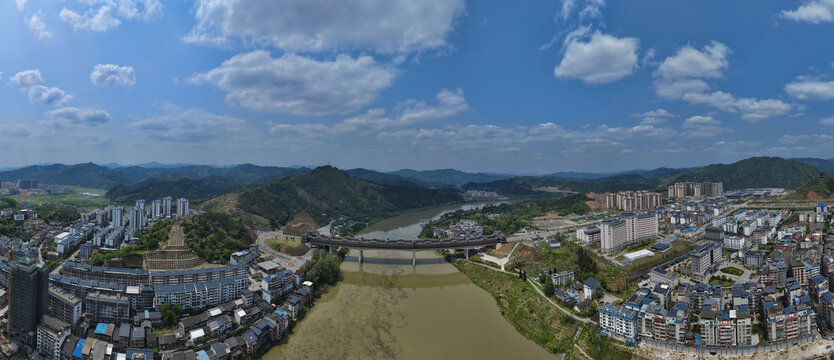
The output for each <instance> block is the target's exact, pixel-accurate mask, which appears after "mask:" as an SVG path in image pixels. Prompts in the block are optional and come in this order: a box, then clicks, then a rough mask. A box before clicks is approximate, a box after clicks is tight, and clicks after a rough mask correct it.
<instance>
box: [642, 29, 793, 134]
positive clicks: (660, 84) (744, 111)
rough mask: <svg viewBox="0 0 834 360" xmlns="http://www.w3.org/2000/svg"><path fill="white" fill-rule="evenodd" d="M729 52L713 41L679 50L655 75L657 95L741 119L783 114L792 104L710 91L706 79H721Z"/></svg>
mask: <svg viewBox="0 0 834 360" xmlns="http://www.w3.org/2000/svg"><path fill="white" fill-rule="evenodd" d="M729 54H730V49H729V48H727V46H726V45H724V44H722V43H719V42H716V41H713V42H711V43H710V44H709V45H706V46H704V47H703V48H702V49H701V50H697V49H695V48H693V47H691V46H684V47H682V48H680V49H678V51H677V53H676V54H675V55H673V56H669V57H667V58H666V59H665V60H664V61H663V62H662V63H661V64H660V66H659V67H658V69H657V71H655V73H654V82H653V85H654V88H655V92H656V93H657V95H658V96H661V97H665V98H670V99H680V100H684V101H686V102H689V103H692V104H707V105H710V106H713V107H715V108H718V109H720V110H723V111H727V112H738V113H741V118H742V119H744V120H748V121H758V120H762V119H766V118H769V117H773V116H780V115H784V114H786V113H787V112H789V111H790V110H791V108H792V105H790V104H787V103H784V102H782V101H781V100H778V99H756V98H737V97H735V96H733V95H732V94H730V93H726V92H723V91H711V85H710V84H709V83H708V82H707V80H712V79H718V78H721V77H723V76H724V74H723V71H724V69H726V68H727V67H728V66H729V61H728V60H727V56H728V55H729Z"/></svg>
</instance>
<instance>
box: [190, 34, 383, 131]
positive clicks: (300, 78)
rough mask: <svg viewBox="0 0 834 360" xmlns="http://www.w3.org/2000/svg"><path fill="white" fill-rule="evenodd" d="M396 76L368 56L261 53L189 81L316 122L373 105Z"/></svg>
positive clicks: (249, 103)
mask: <svg viewBox="0 0 834 360" xmlns="http://www.w3.org/2000/svg"><path fill="white" fill-rule="evenodd" d="M396 75H397V71H396V70H395V69H393V68H391V67H388V66H383V65H380V64H378V63H377V62H376V61H374V59H373V58H372V57H370V56H360V57H357V58H355V59H354V58H352V57H350V56H348V55H338V56H337V57H336V58H335V59H334V60H330V61H328V60H324V61H318V60H315V59H311V58H307V57H302V56H298V55H294V54H284V55H283V56H282V57H280V58H276V59H273V58H272V57H271V56H270V54H269V53H268V52H266V51H263V50H256V51H253V52H250V53H245V54H240V55H236V56H234V57H232V58H231V59H229V60H226V61H224V62H223V64H222V65H220V66H219V67H217V68H215V69H212V70H210V71H208V72H205V73H201V74H197V75H195V76H193V77H192V78H191V80H190V81H192V82H194V83H210V84H214V85H216V86H217V87H219V88H220V89H222V90H224V91H225V92H226V101H228V102H229V103H232V104H236V105H239V106H242V107H245V108H249V109H254V110H259V111H280V112H285V113H291V114H296V115H304V116H314V115H329V114H343V113H347V112H351V111H354V110H357V109H359V108H360V107H362V106H364V105H367V104H369V103H370V102H371V101H373V100H374V99H375V98H376V96H377V95H378V94H379V92H380V91H382V90H383V89H385V88H387V87H388V86H390V85H391V82H392V81H393V80H394V78H395V77H396Z"/></svg>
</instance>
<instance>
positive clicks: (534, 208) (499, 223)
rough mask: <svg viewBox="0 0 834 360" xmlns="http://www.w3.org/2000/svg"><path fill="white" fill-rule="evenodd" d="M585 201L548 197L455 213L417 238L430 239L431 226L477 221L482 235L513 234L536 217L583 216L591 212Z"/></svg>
mask: <svg viewBox="0 0 834 360" xmlns="http://www.w3.org/2000/svg"><path fill="white" fill-rule="evenodd" d="M588 200H589V199H588V197H586V196H585V195H582V194H577V195H570V196H564V197H555V198H554V197H548V198H543V199H535V200H527V201H522V202H518V203H513V204H506V203H505V204H500V205H491V206H486V207H484V208H482V209H475V210H467V211H463V210H458V211H455V212H452V213H448V214H445V215H443V217H441V218H440V219H438V220H436V221H431V222H429V223H427V224H425V225H424V226H423V230H422V231H421V232H420V237H433V236H434V234H433V233H432V231H431V228H432V227H433V226H437V227H448V226H449V225H451V224H452V223H454V222H457V221H460V220H461V219H471V220H475V221H477V222H478V223H479V224H481V225H482V226H483V227H484V233H485V234H492V233H493V232H495V231H496V230H497V231H501V232H502V233H504V234H508V235H509V234H513V233H515V232H517V231H519V230H521V229H522V228H523V227H525V226H528V225H529V224H530V221H532V220H533V218H535V217H537V216H543V215H547V214H549V213H554V212H555V213H558V214H559V215H561V216H565V215H568V214H585V213H588V212H590V211H591V208H590V207H588V205H586V204H585V202H586V201H588ZM487 214H499V215H500V216H498V217H497V218H490V217H487Z"/></svg>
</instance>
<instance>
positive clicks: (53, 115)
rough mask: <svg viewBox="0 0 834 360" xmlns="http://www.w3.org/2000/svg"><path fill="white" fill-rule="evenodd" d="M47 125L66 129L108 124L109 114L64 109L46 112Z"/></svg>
mask: <svg viewBox="0 0 834 360" xmlns="http://www.w3.org/2000/svg"><path fill="white" fill-rule="evenodd" d="M45 115H46V117H47V118H48V119H49V120H48V121H47V123H48V124H49V125H52V126H59V127H67V126H71V125H87V126H96V125H100V124H105V123H108V122H110V120H111V118H110V114H108V113H107V112H106V111H104V110H100V109H93V108H76V107H65V108H60V109H55V110H52V111H48V112H46V114H45Z"/></svg>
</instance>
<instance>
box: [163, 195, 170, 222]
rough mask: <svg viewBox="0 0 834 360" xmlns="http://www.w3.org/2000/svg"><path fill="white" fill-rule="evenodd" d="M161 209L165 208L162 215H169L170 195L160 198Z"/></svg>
mask: <svg viewBox="0 0 834 360" xmlns="http://www.w3.org/2000/svg"><path fill="white" fill-rule="evenodd" d="M162 209H163V210H165V212H164V213H163V214H162V216H164V217H166V218H169V217H171V197H170V196H166V197H164V198H162Z"/></svg>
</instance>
